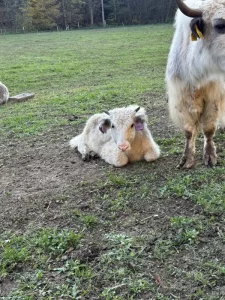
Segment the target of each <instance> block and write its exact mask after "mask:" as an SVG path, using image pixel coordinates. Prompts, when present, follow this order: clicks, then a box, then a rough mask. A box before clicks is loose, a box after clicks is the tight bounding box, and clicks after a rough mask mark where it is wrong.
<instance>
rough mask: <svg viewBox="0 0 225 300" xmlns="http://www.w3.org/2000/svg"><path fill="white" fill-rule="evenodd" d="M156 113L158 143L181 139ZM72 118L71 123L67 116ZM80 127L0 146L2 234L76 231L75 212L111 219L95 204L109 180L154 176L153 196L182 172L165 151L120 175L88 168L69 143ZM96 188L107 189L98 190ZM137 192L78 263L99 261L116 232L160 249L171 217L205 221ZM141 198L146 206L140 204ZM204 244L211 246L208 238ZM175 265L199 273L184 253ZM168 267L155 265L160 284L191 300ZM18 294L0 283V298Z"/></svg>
mask: <svg viewBox="0 0 225 300" xmlns="http://www.w3.org/2000/svg"><path fill="white" fill-rule="evenodd" d="M149 106H151V104H149ZM153 114H154V116H156V114H157V116H160V118H156V121H155V122H154V124H153V125H152V126H151V128H152V132H153V135H154V137H155V139H156V140H157V139H164V138H170V137H172V136H173V135H175V134H177V131H176V129H175V128H174V127H173V125H172V124H171V122H170V121H169V117H168V113H167V110H166V109H163V110H162V108H161V107H159V109H158V110H157V108H156V109H155V110H154V113H153V111H150V110H149V115H150V120H151V116H152V117H153ZM67 118H68V119H71V118H70V117H68V116H67ZM81 128H82V125H81V126H80V125H79V126H78V127H76V126H74V125H73V122H71V123H70V124H69V125H66V126H62V127H59V128H55V129H54V130H51V131H49V132H47V133H45V134H43V135H39V136H37V137H35V138H29V139H26V140H16V141H12V140H11V141H8V142H7V141H4V144H2V145H1V157H0V172H1V179H0V182H1V186H0V200H1V206H0V220H1V227H0V233H4V232H7V231H13V232H16V233H19V234H21V233H22V234H23V232H26V231H27V230H29V229H32V228H41V227H57V228H74V227H76V224H75V222H74V217H71V212H72V211H74V210H76V209H79V210H81V211H83V212H85V213H86V212H91V213H97V214H98V217H100V218H102V219H104V220H107V212H106V214H105V212H104V206H103V205H102V203H101V202H99V201H95V200H94V199H96V195H97V194H98V193H99V194H101V195H103V194H104V193H105V192H108V191H107V189H108V187H107V185H106V187H104V182H105V181H106V179H107V178H108V175H109V174H116V175H120V174H122V175H124V176H127V175H129V178H132V175H133V176H134V178H135V176H137V177H138V176H140V177H141V178H143V180H144V178H145V175H146V177H147V176H148V177H149V174H152V178H153V179H152V181H149V182H147V184H148V186H149V194H151V193H152V195H154V193H155V192H156V190H157V189H159V188H161V187H163V186H164V185H165V184H166V182H167V178H168V176H170V175H171V174H174V173H175V172H178V171H177V167H176V166H177V165H178V162H179V159H180V153H179V154H173V155H168V154H165V152H164V153H162V156H161V158H160V159H159V160H158V161H157V162H154V163H151V164H148V163H145V162H143V163H138V164H131V165H128V166H126V167H124V168H114V167H112V166H110V165H107V164H106V163H105V162H103V161H102V160H100V159H96V160H91V161H89V162H84V161H82V160H81V157H80V155H79V154H78V153H77V152H76V151H72V150H71V149H70V148H69V145H68V141H69V140H70V138H72V137H73V136H74V135H75V134H76V132H79V131H80V130H81ZM179 172H181V171H179ZM141 180H142V179H141ZM96 182H102V183H103V184H102V186H101V187H98V185H96ZM134 184H135V183H134ZM98 188H99V191H98ZM135 188H136V195H132V196H131V197H132V198H133V200H132V206H131V207H130V210H127V211H123V210H120V211H119V212H118V213H117V215H116V222H112V223H111V224H109V223H110V222H108V223H107V225H104V224H103V225H102V226H100V227H98V228H97V229H96V230H94V231H92V232H91V233H90V235H89V242H88V244H87V245H86V247H85V249H83V251H81V252H80V253H76V258H77V257H78V258H79V259H80V260H81V261H82V260H83V261H89V260H92V259H95V257H97V256H98V255H99V253H100V252H101V251H102V249H104V247H103V246H102V245H99V244H98V243H97V242H96V241H98V235H102V234H103V233H107V232H110V230H111V229H113V230H114V232H123V231H126V232H130V233H132V234H134V235H143V234H145V235H148V236H149V240H150V242H149V243H150V244H149V245H150V246H149V247H150V248H151V243H152V244H154V239H155V232H157V234H159V233H160V234H162V235H163V232H164V231H165V232H166V231H167V230H168V228H169V226H170V222H169V220H170V218H171V217H173V216H177V215H182V216H195V217H198V215H199V214H201V208H200V207H198V206H197V205H196V204H195V203H193V202H191V201H186V200H185V199H182V198H173V199H171V198H168V199H166V202H165V199H163V198H160V197H159V198H157V197H154V196H153V197H152V198H151V197H150V198H151V200H150V201H149V198H148V200H145V199H142V195H141V193H139V191H138V189H139V186H138V180H137V186H136V187H135ZM140 199H142V200H141V201H139V200H140ZM146 199H147V197H146ZM157 234H156V235H157ZM205 239H207V242H210V240H211V236H210V233H209V236H206V237H205ZM209 248H210V246H209ZM176 259H177V261H174V262H173V264H174V266H175V265H176V264H177V265H182V264H186V265H185V266H186V268H191V267H193V262H192V261H191V256H190V253H189V254H188V255H187V256H185V255H180V257H179V253H178V254H177V257H176ZM164 267H165V266H163V265H160V266H159V265H158V262H155V263H153V264H152V269H151V270H150V271H151V272H152V271H153V270H157V269H158V268H159V269H160V270H161V276H162V278H164V279H167V280H168V281H169V280H171V282H170V285H171V286H174V289H172V292H173V293H175V294H176V291H178V294H177V295H183V297H184V298H178V299H186V298H185V296H184V295H185V294H183V293H184V292H183V291H182V289H183V286H182V281H181V283H180V286H179V282H177V279H176V278H173V279H172V278H171V277H169V276H168V277H167V275H166V271H165V270H166V268H165V270H164ZM155 272H157V271H155ZM13 287H14V282H13V281H11V280H10V278H6V280H4V281H3V282H2V283H1V293H0V295H1V296H6V295H7V294H8V293H9V291H11V290H12V288H13ZM162 290H163V288H162ZM179 290H180V292H179ZM170 291H171V290H170ZM146 297H147V296H146ZM149 297H150V296H149ZM93 299H94V298H93ZM95 299H98V298H95ZM146 299H151V297H150V298H148V297H147V298H146ZM193 299H194V298H193ZM196 299H197V298H196Z"/></svg>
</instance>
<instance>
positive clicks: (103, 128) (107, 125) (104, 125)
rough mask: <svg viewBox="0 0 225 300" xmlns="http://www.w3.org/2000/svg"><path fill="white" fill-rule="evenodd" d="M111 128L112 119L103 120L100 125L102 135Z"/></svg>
mask: <svg viewBox="0 0 225 300" xmlns="http://www.w3.org/2000/svg"><path fill="white" fill-rule="evenodd" d="M110 127H111V121H110V119H103V120H102V121H101V123H100V125H99V130H100V131H101V132H102V133H106V132H107V130H108V129H109V128H110Z"/></svg>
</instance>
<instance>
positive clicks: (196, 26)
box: [190, 18, 205, 41]
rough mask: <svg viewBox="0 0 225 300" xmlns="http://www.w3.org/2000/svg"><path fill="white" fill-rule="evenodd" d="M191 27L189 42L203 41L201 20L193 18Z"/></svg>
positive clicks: (203, 28) (203, 25) (203, 31)
mask: <svg viewBox="0 0 225 300" xmlns="http://www.w3.org/2000/svg"><path fill="white" fill-rule="evenodd" d="M190 27H191V40H192V41H197V39H198V38H199V39H203V38H204V34H205V22H204V21H203V19H202V18H194V19H192V20H191V23H190Z"/></svg>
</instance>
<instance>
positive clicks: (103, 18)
mask: <svg viewBox="0 0 225 300" xmlns="http://www.w3.org/2000/svg"><path fill="white" fill-rule="evenodd" d="M101 3H102V25H103V27H105V25H106V22H105V12H104V0H101Z"/></svg>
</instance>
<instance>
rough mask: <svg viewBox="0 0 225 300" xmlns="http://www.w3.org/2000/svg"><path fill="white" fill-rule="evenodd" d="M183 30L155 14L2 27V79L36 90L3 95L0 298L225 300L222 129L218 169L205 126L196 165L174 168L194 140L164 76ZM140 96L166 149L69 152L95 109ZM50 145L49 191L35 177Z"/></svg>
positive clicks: (17, 89) (16, 88)
mask: <svg viewBox="0 0 225 300" xmlns="http://www.w3.org/2000/svg"><path fill="white" fill-rule="evenodd" d="M172 34H173V27H172V26H171V25H157V26H138V27H123V28H114V29H106V30H82V31H71V32H68V31H67V32H55V33H37V34H26V35H23V34H20V35H2V36H1V46H0V65H1V78H0V79H1V81H2V82H4V83H5V84H6V85H7V86H8V88H9V90H10V94H11V95H14V94H17V93H22V92H34V93H35V98H34V99H32V100H30V101H27V102H24V103H10V102H9V103H8V104H6V105H3V106H1V107H0V149H3V151H2V154H1V155H2V157H0V159H1V161H0V172H1V170H4V168H2V167H4V166H5V164H6V163H8V164H9V166H11V168H12V182H11V183H10V184H8V185H7V184H6V183H5V176H6V175H7V174H6V175H5V174H4V172H3V174H2V178H3V180H2V184H3V187H2V188H0V197H2V203H3V205H2V208H3V210H2V211H0V212H1V214H0V216H2V217H5V218H4V220H6V221H5V222H8V223H7V224H6V225H5V224H3V225H4V227H3V228H7V229H8V231H4V230H0V284H2V286H3V288H4V287H6V289H7V292H5V291H4V290H3V291H2V290H1V285H0V299H2V300H31V299H32V300H33V299H44V300H50V299H63V300H67V299H77V300H78V299H82V300H83V299H100V300H101V299H102V300H118V299H119V300H142V299H151V300H171V299H182V300H195V299H196V300H197V299H198V300H200V299H202V300H209V299H211V300H219V299H221V300H222V299H224V282H225V281H224V280H225V263H224V246H225V230H224V225H225V213H224V209H225V196H224V195H225V184H224V178H225V177H224V174H225V165H224V157H225V152H224V150H223V148H224V137H225V135H224V133H221V134H218V135H217V136H216V144H217V146H218V149H219V152H218V156H219V158H218V166H217V167H215V168H213V169H209V168H206V167H205V166H204V165H203V163H202V160H201V150H199V149H200V148H201V147H202V144H203V139H202V136H199V138H198V141H197V165H196V167H195V168H194V169H193V170H188V171H186V170H178V169H177V168H176V165H177V164H178V161H179V158H180V156H181V153H182V151H183V147H184V138H183V135H182V134H181V133H178V132H177V131H176V129H175V128H174V127H173V126H172V123H171V122H170V120H169V117H168V113H167V103H166V99H165V83H164V74H165V67H166V61H167V55H168V51H169V47H170V43H171V39H172ZM131 103H138V104H140V105H143V106H144V107H146V109H147V112H148V115H149V125H150V128H151V130H152V133H153V136H154V137H155V139H156V141H157V142H158V143H159V145H160V147H161V150H162V155H161V158H160V159H159V160H158V161H156V162H153V163H150V164H149V163H145V162H137V163H134V164H132V165H129V166H127V167H125V168H121V169H116V168H112V167H111V166H109V165H106V164H104V162H102V161H100V160H97V161H94V162H93V161H92V162H87V163H85V164H84V163H80V161H79V159H80V158H79V155H78V154H77V153H75V152H74V153H71V156H70V157H69V158H68V159H67V158H65V156H61V155H62V153H64V152H66V151H69V150H68V149H67V148H66V147H64V143H67V142H68V141H69V139H70V138H71V137H72V136H73V135H75V134H76V133H77V132H80V130H81V129H82V127H83V125H84V123H85V121H86V120H87V118H88V117H89V116H90V115H91V114H93V113H95V112H100V111H103V110H105V109H110V108H112V107H116V106H122V105H127V104H131ZM44 141H45V143H44ZM41 142H43V143H41ZM39 143H40V145H39ZM27 145H31V147H30V148H26V147H27ZM39 147H44V149H46V150H45V151H46V152H47V151H50V150H51V149H52V148H53V147H57V151H58V152H55V153H54V155H55V156H52V157H51V153H49V156H48V159H50V162H51V163H52V168H51V170H50V168H48V169H47V171H46V172H44V173H43V174H42V177H41V179H40V178H39V177H37V181H38V180H40V181H41V183H42V182H43V186H42V185H41V188H39V189H38V188H37V187H36V186H35V184H36V182H34V180H33V181H31V183H30V185H28V183H27V182H26V180H27V181H28V182H29V176H30V177H32V173H33V172H34V173H35V172H36V173H35V175H36V174H39V172H41V170H43V168H42V167H43V166H45V163H46V164H47V162H46V161H44V160H43V159H42V157H41V153H43V152H40V151H39V150H40V148H39ZM11 149H13V150H11ZM23 149H24V153H23ZM32 149H33V150H32ZM17 151H18V152H17ZM21 151H22V153H20V152H21ZM11 153H13V155H15V157H12V156H11ZM57 153H58V154H57ZM67 155H69V154H67ZM74 156H76V159H75V158H74ZM24 157H25V158H24ZM36 157H37V158H36ZM26 159H27V160H26ZM35 159H37V161H38V166H36V165H35V168H34V169H33V165H32V162H33V160H35ZM63 159H67V160H66V162H65V164H63V162H62V160H63ZM20 160H21V161H20ZM73 160H76V161H75V162H74V161H73ZM24 161H25V162H24ZM55 162H62V168H59V167H58V165H57V167H58V168H56V164H55ZM78 162H79V163H78ZM10 163H11V165H10ZM22 164H25V166H26V167H27V169H25V168H24V169H23V172H25V173H23V172H22V171H21V169H20V166H21V165H22ZM71 164H72V167H71ZM39 165H40V168H39ZM1 168H2V169H1ZM29 168H30V169H29ZM55 168H56V169H55ZM76 168H85V170H86V172H87V174H86V176H83V177H82V176H80V173H81V172H75V171H76ZM74 170H75V171H74ZM90 170H94V172H93V173H94V175H93V173H90V174H91V175H90V176H89V173H88V172H89V171H90ZM28 171H30V173H29V172H28ZM73 171H74V173H72V172H73ZM78 171H79V170H78ZM26 172H28V173H26ZM48 172H49V173H48ZM70 173H72V175H71V174H70ZM82 174H83V173H82ZM4 175H5V176H4ZM16 175H17V177H16V178H18V177H19V178H20V185H18V183H17V182H15V179H14V176H16ZM51 176H52V178H53V179H52V178H51ZM10 177H11V175H10ZM45 177H50V179H52V180H54V178H55V177H57V178H59V183H58V186H57V185H53V187H52V186H51V181H49V182H50V184H49V185H48V184H46V183H45V179H46V178H45ZM32 179H33V178H32ZM14 185H15V188H14ZM43 190H45V191H44V192H45V193H44V192H43ZM19 192H21V195H20V196H21V197H19V196H17V195H18V194H19ZM4 201H5V202H4ZM37 203H38V205H39V206H38V205H37ZM4 205H5V206H6V207H7V209H8V210H7V209H5V211H4ZM14 206H15V207H16V208H17V211H16V216H11V214H10V209H12V210H13V208H14ZM23 206H25V207H24V208H23ZM6 217H7V218H6ZM9 283H10V284H9ZM1 293H2V294H1ZM2 295H3V296H2Z"/></svg>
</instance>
